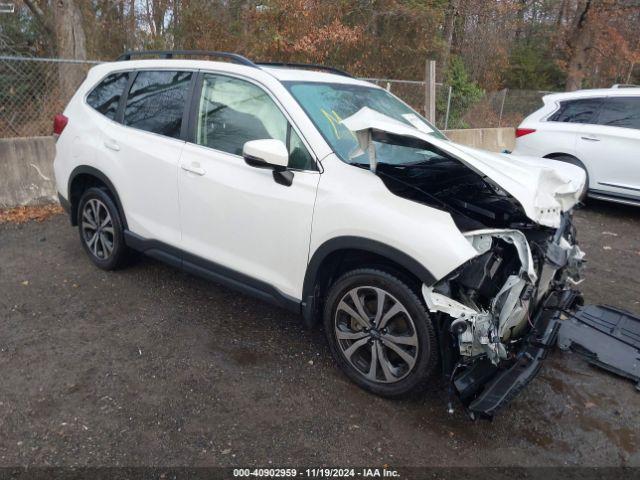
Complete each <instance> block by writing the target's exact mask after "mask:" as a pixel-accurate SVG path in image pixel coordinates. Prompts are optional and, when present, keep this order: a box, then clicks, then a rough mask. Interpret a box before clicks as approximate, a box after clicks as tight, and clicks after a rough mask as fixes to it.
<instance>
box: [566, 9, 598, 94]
mask: <svg viewBox="0 0 640 480" xmlns="http://www.w3.org/2000/svg"><path fill="white" fill-rule="evenodd" d="M591 7H592V4H591V0H586V1H585V2H583V3H582V4H579V5H578V10H577V15H576V19H575V21H574V24H573V28H572V31H571V33H570V35H569V41H568V44H569V62H568V65H567V83H566V86H565V88H566V90H567V91H568V92H570V91H573V90H579V89H580V88H581V87H582V80H583V78H584V75H585V72H584V69H585V66H586V61H587V54H588V50H589V48H591V43H592V36H591V31H590V29H589V25H588V20H589V10H590V9H591Z"/></svg>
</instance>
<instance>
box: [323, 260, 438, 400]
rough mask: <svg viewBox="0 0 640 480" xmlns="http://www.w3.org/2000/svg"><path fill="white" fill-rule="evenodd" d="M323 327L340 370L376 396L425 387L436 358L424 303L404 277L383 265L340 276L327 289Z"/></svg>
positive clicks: (404, 393)
mask: <svg viewBox="0 0 640 480" xmlns="http://www.w3.org/2000/svg"><path fill="white" fill-rule="evenodd" d="M324 327H325V333H326V335H327V339H328V342H329V347H330V349H331V353H332V354H333V356H334V358H335V360H336V362H337V363H338V366H339V367H340V369H341V370H342V371H343V372H344V373H345V374H346V375H347V377H349V379H351V380H352V381H353V382H354V383H356V384H357V385H359V386H360V387H362V388H364V389H365V390H368V391H370V392H372V393H375V394H377V395H381V396H384V397H398V396H402V395H406V394H408V393H415V392H417V391H420V390H423V389H424V388H425V387H426V386H427V384H428V380H429V377H430V376H431V374H432V373H433V371H434V369H435V367H436V365H437V363H438V349H437V344H436V336H435V331H434V328H433V324H432V323H431V319H430V318H429V315H428V313H427V311H426V310H425V307H424V305H423V304H422V302H420V300H419V299H418V297H417V296H416V294H415V293H414V292H413V290H411V289H410V288H409V287H408V286H407V285H406V284H405V283H404V282H402V281H401V280H400V279H398V278H396V277H395V276H393V275H391V274H389V273H387V272H383V271H381V270H376V269H360V270H353V271H351V272H348V273H346V274H344V275H343V276H342V277H340V278H339V279H338V280H337V281H336V282H335V283H334V284H333V285H332V287H331V288H330V290H329V294H328V297H327V301H326V303H325V308H324Z"/></svg>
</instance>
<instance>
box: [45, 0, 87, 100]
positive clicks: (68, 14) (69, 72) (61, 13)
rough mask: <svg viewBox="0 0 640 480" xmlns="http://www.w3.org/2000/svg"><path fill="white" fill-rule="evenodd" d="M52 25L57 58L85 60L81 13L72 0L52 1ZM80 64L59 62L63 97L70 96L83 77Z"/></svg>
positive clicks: (85, 51)
mask: <svg viewBox="0 0 640 480" xmlns="http://www.w3.org/2000/svg"><path fill="white" fill-rule="evenodd" d="M53 26H54V33H55V38H56V50H57V53H58V57H59V58H63V59H73V60H86V59H87V47H86V38H85V35H84V27H83V21H82V13H81V12H80V9H79V8H78V6H77V5H76V3H75V2H74V0H55V1H54V2H53ZM85 73H86V72H85V69H84V68H82V66H81V65H76V64H71V63H61V64H60V66H59V70H58V78H59V79H60V93H61V95H62V96H63V98H65V99H67V100H68V99H69V98H71V96H72V95H73V93H74V92H75V90H76V89H77V88H78V86H79V85H80V83H82V80H83V79H84V77H85Z"/></svg>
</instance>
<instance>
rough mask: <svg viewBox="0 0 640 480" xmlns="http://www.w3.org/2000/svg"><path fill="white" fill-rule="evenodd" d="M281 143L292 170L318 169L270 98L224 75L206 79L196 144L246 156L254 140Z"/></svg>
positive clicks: (206, 76) (248, 85)
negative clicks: (285, 149)
mask: <svg viewBox="0 0 640 480" xmlns="http://www.w3.org/2000/svg"><path fill="white" fill-rule="evenodd" d="M267 138H273V139H276V140H281V141H282V142H283V143H284V144H285V145H287V148H288V150H289V167H290V168H296V169H304V170H308V169H314V168H315V166H314V162H313V159H312V157H311V155H310V154H309V152H308V150H307V149H306V147H305V146H304V144H303V143H302V141H301V140H300V138H299V137H298V135H297V134H296V133H295V131H294V130H293V129H292V128H291V126H290V124H289V122H288V121H287V119H286V118H285V116H284V115H283V114H282V112H281V111H280V109H279V108H278V106H277V105H276V104H275V103H274V102H273V100H271V98H270V97H269V95H267V93H266V92H265V91H264V90H262V89H261V88H260V87H258V86H256V85H254V84H252V83H249V82H246V81H244V80H239V79H236V78H232V77H226V76H223V75H213V74H207V75H205V76H204V80H203V84H202V93H201V96H200V105H199V108H198V117H197V127H196V143H197V144H198V145H203V146H206V147H210V148H215V149H216V150H221V151H223V152H228V153H232V154H235V155H242V147H243V145H244V144H245V143H246V142H248V141H250V140H261V139H267Z"/></svg>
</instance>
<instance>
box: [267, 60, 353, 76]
mask: <svg viewBox="0 0 640 480" xmlns="http://www.w3.org/2000/svg"><path fill="white" fill-rule="evenodd" d="M255 64H256V65H258V66H261V65H262V66H265V67H291V68H301V69H304V70H322V71H325V72H329V73H335V74H337V75H342V76H343V77H350V78H353V75H351V74H349V73H347V72H345V71H344V70H340V69H339V68H335V67H328V66H327V65H319V64H317V63H290V62H256V63H255Z"/></svg>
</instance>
